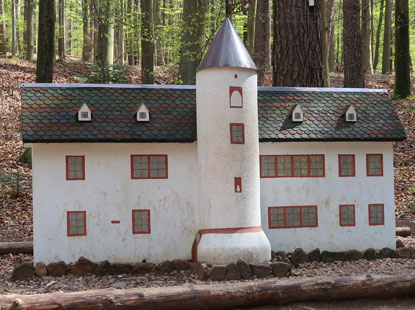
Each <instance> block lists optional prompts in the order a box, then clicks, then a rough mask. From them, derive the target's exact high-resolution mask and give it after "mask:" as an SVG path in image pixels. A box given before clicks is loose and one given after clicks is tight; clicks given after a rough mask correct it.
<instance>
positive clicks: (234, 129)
mask: <svg viewBox="0 0 415 310" xmlns="http://www.w3.org/2000/svg"><path fill="white" fill-rule="evenodd" d="M230 131H231V144H245V126H244V124H237V123H233V124H230Z"/></svg>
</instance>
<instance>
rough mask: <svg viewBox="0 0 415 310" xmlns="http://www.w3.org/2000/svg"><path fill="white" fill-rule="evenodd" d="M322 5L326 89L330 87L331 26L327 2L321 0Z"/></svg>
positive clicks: (322, 41) (324, 81)
mask: <svg viewBox="0 0 415 310" xmlns="http://www.w3.org/2000/svg"><path fill="white" fill-rule="evenodd" d="M320 3H321V57H322V60H323V83H324V87H330V75H329V42H328V41H329V40H328V33H329V30H328V29H329V27H330V26H329V24H328V23H327V9H328V8H327V0H320Z"/></svg>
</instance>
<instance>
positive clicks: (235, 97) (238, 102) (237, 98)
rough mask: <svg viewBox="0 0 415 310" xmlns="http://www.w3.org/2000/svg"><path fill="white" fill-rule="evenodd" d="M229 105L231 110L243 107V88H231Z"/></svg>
mask: <svg viewBox="0 0 415 310" xmlns="http://www.w3.org/2000/svg"><path fill="white" fill-rule="evenodd" d="M229 104H230V107H231V108H242V107H243V96H242V87H238V86H230V87H229Z"/></svg>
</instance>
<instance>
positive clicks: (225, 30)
mask: <svg viewBox="0 0 415 310" xmlns="http://www.w3.org/2000/svg"><path fill="white" fill-rule="evenodd" d="M215 67H238V68H247V69H254V70H257V67H256V66H255V63H254V61H253V60H252V58H251V56H250V55H249V53H248V51H247V50H246V48H245V46H244V44H243V43H242V41H241V39H240V38H239V36H238V34H237V33H236V31H235V28H233V26H232V23H231V21H230V20H229V18H226V19H225V21H224V22H223V24H222V26H221V27H220V29H219V31H218V33H217V35H216V37H215V39H214V40H213V42H212V45H211V46H210V47H209V50H208V52H207V53H206V55H205V57H204V58H203V60H202V62H201V64H200V66H199V68H198V69H197V70H198V71H199V70H202V69H206V68H215Z"/></svg>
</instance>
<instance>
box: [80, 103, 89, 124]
mask: <svg viewBox="0 0 415 310" xmlns="http://www.w3.org/2000/svg"><path fill="white" fill-rule="evenodd" d="M78 121H80V122H90V121H91V110H90V109H89V107H88V105H87V104H86V103H84V104H82V106H81V108H80V109H79V110H78Z"/></svg>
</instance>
